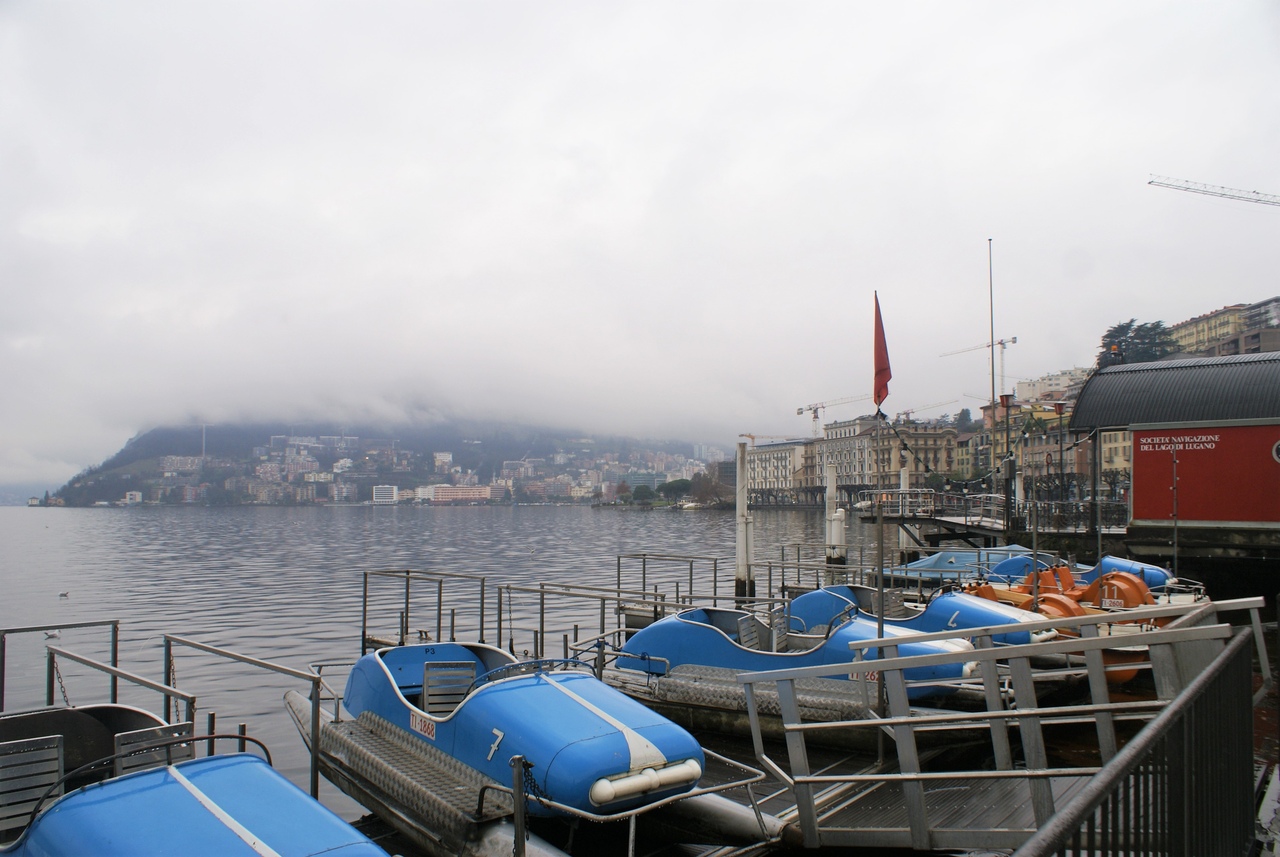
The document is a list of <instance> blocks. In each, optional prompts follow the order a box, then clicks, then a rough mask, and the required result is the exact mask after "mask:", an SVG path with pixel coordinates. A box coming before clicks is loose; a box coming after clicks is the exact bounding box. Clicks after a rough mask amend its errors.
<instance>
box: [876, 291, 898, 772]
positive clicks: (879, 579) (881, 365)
mask: <svg viewBox="0 0 1280 857" xmlns="http://www.w3.org/2000/svg"><path fill="white" fill-rule="evenodd" d="M874 294H875V305H876V329H875V385H874V386H873V387H872V398H873V399H874V400H875V403H876V430H875V462H876V471H875V473H876V484H875V487H876V528H877V535H876V544H877V548H876V566H877V568H876V597H877V600H878V601H879V604H877V605H876V637H877V638H879V639H882V640H883V639H884V594H885V586H884V491H885V489H884V486H882V485H881V484H880V469H881V468H880V455H881V450H880V423H882V422H883V421H884V411H882V410H881V409H880V405H881V404H883V403H884V400H885V399H886V398H887V397H888V395H889V381H890V380H891V379H892V378H893V371H892V370H891V369H890V368H889V346H888V343H887V342H886V341H885V336H884V321H883V319H881V318H880V295H879V293H878V292H877V293H874ZM880 657H884V649H881V650H880ZM884 703H885V687H884V672H883V671H882V670H876V714H877V716H879V717H884V711H885V705H884ZM876 735H877V736H878V740H877V742H876V745H877V748H878V758H879V761H880V764H884V758H885V746H884V731H883V730H881V729H877V730H876Z"/></svg>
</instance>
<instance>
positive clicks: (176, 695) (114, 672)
mask: <svg viewBox="0 0 1280 857" xmlns="http://www.w3.org/2000/svg"><path fill="white" fill-rule="evenodd" d="M45 650H46V653H47V655H46V668H45V673H46V674H45V704H46V705H53V682H54V677H55V676H56V675H57V658H59V657H63V658H66V659H67V660H69V661H73V662H75V663H78V664H82V665H84V666H86V667H91V668H92V669H95V670H98V671H99V672H104V673H106V674H107V675H109V676H111V677H112V678H122V679H126V680H127V681H130V682H133V683H134V684H136V685H138V686H139V687H144V688H146V689H147V690H154V691H156V692H157V693H161V694H163V695H164V701H165V706H164V708H165V712H164V719H165V722H168V721H169V700H170V699H180V700H182V701H183V702H184V703H186V706H187V718H186V719H187V720H193V721H194V719H195V715H196V696H195V694H193V693H186V692H185V691H181V690H178V689H177V688H176V687H171V686H170V685H167V684H163V683H161V682H157V681H152V680H151V679H149V678H144V677H143V676H140V675H136V674H134V673H131V672H129V671H128V670H122V669H120V668H119V667H115V666H112V665H111V664H104V663H102V662H101V661H96V660H94V659H93V658H89V657H85V656H84V655H77V654H76V653H75V652H71V651H67V650H66V649H63V648H59V647H58V646H46V647H45ZM114 701H115V700H114V699H113V700H112V702H114Z"/></svg>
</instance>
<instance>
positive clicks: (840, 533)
mask: <svg viewBox="0 0 1280 857" xmlns="http://www.w3.org/2000/svg"><path fill="white" fill-rule="evenodd" d="M825 478H826V487H827V494H826V500H827V509H826V511H827V565H828V566H844V565H845V564H846V563H847V562H848V557H849V549H848V547H847V546H846V541H845V512H844V509H841V508H840V495H839V491H838V489H837V488H836V466H835V465H834V464H828V465H827V468H826V476H825ZM835 574H836V570H835V569H834V568H833V569H831V570H829V571H828V572H827V583H828V584H831V583H835V582H836V581H835V579H834V577H835Z"/></svg>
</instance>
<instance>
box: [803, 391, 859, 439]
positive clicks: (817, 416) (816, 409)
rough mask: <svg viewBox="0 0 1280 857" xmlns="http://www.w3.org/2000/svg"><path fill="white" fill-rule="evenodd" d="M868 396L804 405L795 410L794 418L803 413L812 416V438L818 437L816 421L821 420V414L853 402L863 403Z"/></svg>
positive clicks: (848, 397)
mask: <svg viewBox="0 0 1280 857" xmlns="http://www.w3.org/2000/svg"><path fill="white" fill-rule="evenodd" d="M870 398H871V397H870V396H845V397H844V398H842V399H831V400H829V401H826V402H814V403H813V404H812V405H804V406H803V407H799V408H796V416H800V415H801V414H803V413H804V412H805V411H809V412H810V413H812V414H813V436H814V437H817V436H818V421H819V420H821V419H822V412H823V410H825V409H826V408H834V407H835V406H836V405H848V404H852V403H853V402H865V401H867V400H868V399H870Z"/></svg>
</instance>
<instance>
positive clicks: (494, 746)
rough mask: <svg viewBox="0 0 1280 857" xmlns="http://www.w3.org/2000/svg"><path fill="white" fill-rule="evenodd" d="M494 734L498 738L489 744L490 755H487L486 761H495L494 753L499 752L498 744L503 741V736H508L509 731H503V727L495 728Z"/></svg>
mask: <svg viewBox="0 0 1280 857" xmlns="http://www.w3.org/2000/svg"><path fill="white" fill-rule="evenodd" d="M493 734H494V735H497V736H498V739H497V740H496V741H494V742H493V743H492V744H490V745H489V755H488V756H485V759H484V760H485V761H486V762H492V761H493V754H494V753H496V752H498V745H499V744H501V743H502V739H503V738H505V737H507V733H506V732H503V731H502V730H501V729H495V730H493Z"/></svg>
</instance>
